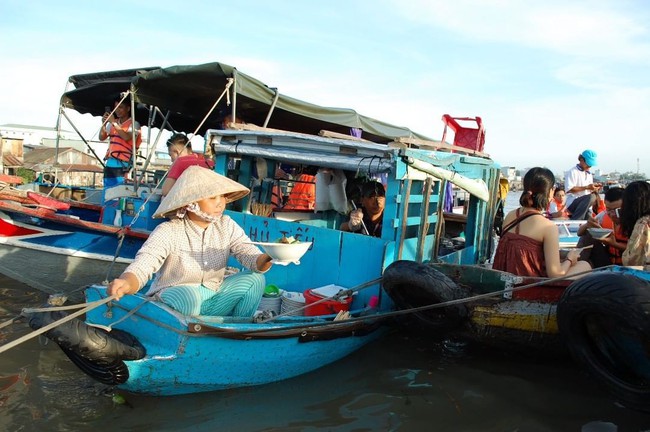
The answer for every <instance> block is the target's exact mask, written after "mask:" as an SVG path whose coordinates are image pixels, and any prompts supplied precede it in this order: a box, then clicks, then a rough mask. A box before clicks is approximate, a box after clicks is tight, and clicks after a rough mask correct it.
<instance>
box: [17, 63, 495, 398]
mask: <svg viewBox="0 0 650 432" xmlns="http://www.w3.org/2000/svg"><path fill="white" fill-rule="evenodd" d="M217 66H218V67H217ZM224 71H227V73H224ZM237 79H239V80H241V82H240V83H239V84H238V85H236V86H233V88H236V89H237V92H238V93H236V95H235V96H237V101H238V102H237V104H239V106H244V107H246V108H247V111H246V114H247V121H248V122H251V123H257V124H261V125H262V126H255V125H251V124H246V125H241V126H238V129H232V130H220V129H207V130H206V131H205V152H206V154H208V155H209V156H210V157H212V158H213V159H214V162H215V170H216V171H217V172H218V173H220V174H223V175H228V176H229V177H230V178H233V179H234V180H236V181H238V182H239V183H241V184H244V185H246V186H248V187H250V188H251V191H252V192H251V194H250V195H249V196H247V197H245V198H243V199H241V200H239V201H236V202H234V203H232V204H229V206H228V208H227V210H226V214H227V215H228V216H230V217H231V218H232V219H233V220H235V221H236V222H237V223H238V224H239V225H240V226H241V227H242V228H243V229H244V231H245V232H246V233H247V234H248V236H249V237H250V238H251V240H252V241H254V242H272V241H274V240H275V239H278V238H281V237H282V236H283V235H284V236H287V237H290V236H293V237H294V238H298V239H300V240H301V241H309V242H311V243H312V246H311V248H310V250H309V251H308V252H307V253H306V254H305V255H304V256H303V257H302V258H301V259H300V265H297V266H296V265H289V266H274V267H272V268H271V270H269V271H268V272H267V273H266V274H265V278H266V282H267V283H268V284H272V285H276V286H277V287H280V288H281V289H283V290H285V291H286V292H288V293H293V294H295V295H301V294H303V293H304V292H305V291H306V290H308V289H312V288H315V287H322V286H326V285H336V286H340V287H343V288H346V289H351V288H353V287H359V286H365V285H364V284H367V286H365V288H364V289H360V290H358V292H357V293H356V295H354V297H353V301H352V303H351V305H350V308H351V312H352V318H351V319H349V320H344V321H341V322H338V321H336V322H335V321H332V318H333V317H332V316H330V317H322V316H317V317H292V316H290V317H282V318H281V319H277V320H273V321H270V322H268V323H258V322H253V321H252V320H250V319H249V320H240V321H237V320H233V319H231V318H228V317H216V318H209V317H184V316H180V315H178V314H176V313H174V312H173V311H171V310H169V308H167V307H166V306H165V305H161V304H159V303H156V302H154V301H151V299H148V298H145V297H143V296H142V295H135V296H128V297H127V298H125V299H123V300H121V301H120V302H117V303H115V302H109V303H108V304H106V305H101V306H97V307H96V308H95V309H94V310H92V311H90V312H89V313H88V314H87V318H86V321H85V322H82V321H79V320H75V321H71V322H72V324H70V326H69V327H61V330H60V332H58V333H57V332H54V331H51V332H48V333H47V335H48V336H49V337H50V338H52V339H54V340H55V341H58V342H59V343H60V344H61V345H62V348H64V352H66V354H68V355H70V356H71V358H72V360H73V361H74V362H75V364H77V365H78V366H79V367H80V369H81V370H82V371H84V372H86V373H88V374H89V375H91V376H93V377H95V378H97V379H99V380H101V381H102V382H105V383H110V384H114V385H118V386H119V387H121V388H124V389H126V390H129V391H133V392H141V393H149V394H156V395H167V394H181V393H191V392H197V391H209V390H219V389H224V388H230V387H237V386H246V385H256V384H262V383H265V382H271V381H276V380H280V379H285V378H289V377H292V376H296V375H298V374H302V373H305V372H308V371H310V370H313V369H316V368H318V367H321V366H324V365H326V364H328V363H330V362H333V361H335V360H337V359H339V358H341V357H343V356H345V355H347V354H348V353H350V352H352V351H354V350H356V349H358V348H360V347H361V346H362V345H364V344H365V343H367V342H369V341H370V340H372V339H373V338H375V337H377V336H378V335H379V334H380V332H381V331H382V327H380V326H379V325H380V324H381V323H382V321H381V320H382V317H385V315H386V314H387V313H389V312H390V311H392V310H393V309H394V305H393V302H392V301H391V299H390V298H389V297H388V296H386V294H385V292H384V291H383V289H382V288H381V285H380V283H379V281H380V279H381V275H382V272H383V270H384V269H385V268H386V266H387V265H389V264H391V263H392V262H394V261H396V260H415V261H422V260H424V259H432V258H433V259H442V260H445V261H448V262H455V263H463V264H476V263H480V262H485V261H487V259H488V258H489V256H490V252H491V251H490V247H491V243H490V242H491V239H492V220H493V218H494V211H495V209H494V208H493V207H494V206H493V205H492V202H493V201H494V198H495V197H496V194H497V188H498V182H499V167H498V165H497V164H496V163H494V162H493V161H492V160H491V159H490V158H489V157H488V156H487V155H486V154H483V153H479V152H477V151H472V150H468V149H465V148H461V147H455V146H453V145H449V144H446V143H440V142H434V141H428V140H426V139H424V137H419V136H417V135H415V134H412V133H411V132H410V131H408V130H406V129H404V128H397V127H393V126H391V125H388V124H386V123H383V122H378V121H375V120H372V119H368V118H366V117H363V116H360V115H358V114H356V113H355V112H354V111H352V110H343V109H326V108H322V107H316V106H314V105H311V104H308V103H306V102H301V101H297V100H295V99H291V98H288V97H286V96H283V95H280V94H277V93H274V92H273V91H271V90H270V89H269V88H268V87H266V86H262V85H260V83H259V82H257V81H256V80H253V79H252V78H248V77H246V76H245V75H244V74H242V73H241V72H236V71H235V70H234V68H230V67H227V66H225V65H219V64H210V65H201V66H197V67H174V68H169V69H166V70H153V71H151V72H147V73H145V74H142V75H139V76H138V77H137V78H136V79H135V80H134V81H133V82H132V83H131V88H132V89H134V93H133V94H134V98H135V100H136V101H138V102H139V103H142V104H150V103H154V102H155V103H156V105H157V106H159V107H160V109H161V111H165V110H174V112H176V111H177V110H175V107H176V106H181V105H182V106H186V107H187V106H190V107H196V110H199V109H208V108H209V107H211V106H214V105H215V104H214V97H215V96H214V95H215V94H218V93H219V90H220V89H219V88H215V92H214V93H209V92H206V91H205V88H206V87H205V85H207V86H208V87H214V86H216V85H217V83H221V84H222V85H223V86H224V88H225V89H226V90H227V89H228V88H229V87H230V85H231V84H230V83H231V80H237ZM204 84H205V85H204ZM179 86H180V87H179ZM178 88H184V89H186V91H187V94H182V95H179V94H178V92H177V91H172V92H171V93H170V91H171V90H170V89H178ZM91 90H92V89H82V90H81V92H83V93H92V92H91ZM75 94H76V93H75ZM75 94H69V95H68V99H66V98H65V97H64V100H68V101H72V102H69V103H70V105H71V106H77V105H75V102H74V97H76V96H75ZM77 96H78V94H77ZM86 96H88V94H86ZM90 96H92V95H90ZM89 98H90V99H92V97H89ZM97 99H98V104H99V106H98V107H96V108H88V109H87V112H91V113H95V114H97V113H101V111H100V110H102V109H103V106H104V105H105V103H104V101H103V100H101V98H99V97H98V98H97ZM84 100H85V101H87V100H88V98H86V99H84ZM185 100H187V101H191V103H187V104H184V101H185ZM179 104H180V105H179ZM80 106H84V107H88V106H89V104H85V105H80ZM206 107H208V108H206ZM84 109H86V108H84ZM93 110H95V111H93ZM191 114H192V116H189V115H188V116H187V118H186V120H187V119H189V118H204V117H205V118H210V114H208V115H206V114H205V112H200V113H199V112H197V111H195V112H192V113H191ZM275 119H277V121H276V120H275ZM175 125H176V123H175ZM286 125H291V127H292V130H282V129H281V128H282V127H286ZM325 128H327V129H325ZM350 128H362V129H363V131H362V138H361V139H359V138H356V137H353V136H351V135H350ZM199 129H200V128H199ZM443 171H444V172H449V173H457V174H458V176H459V177H458V179H462V181H460V182H458V183H459V184H457V186H458V187H461V188H463V187H464V188H468V189H471V190H468V192H470V196H469V199H468V202H467V203H466V205H465V206H464V209H466V212H465V213H463V214H447V213H445V211H444V209H443V203H444V202H445V199H444V198H445V195H444V194H445V191H446V190H447V187H446V184H447V182H451V181H452V180H451V179H450V180H448V179H446V177H445V176H442V175H441V176H440V177H442V178H440V177H439V176H434V175H432V174H430V173H429V172H436V173H441V172H443ZM319 172H320V173H329V175H334V174H333V173H336V176H337V178H339V179H341V180H345V182H349V183H350V185H353V184H355V181H356V180H357V178H358V177H359V176H364V177H366V178H369V179H370V178H378V179H381V180H382V182H383V183H384V184H385V185H386V187H385V189H386V191H385V192H386V205H385V209H384V215H383V224H382V229H381V233H380V235H379V236H378V237H374V236H368V235H363V234H360V233H351V232H343V231H340V230H339V227H340V224H341V223H342V222H344V221H346V220H347V215H346V214H345V213H346V212H347V210H349V207H348V202H349V201H350V200H352V201H353V200H354V199H356V197H355V195H354V194H355V193H356V192H355V188H354V187H348V188H345V186H344V185H343V183H342V182H332V183H331V184H328V185H327V187H326V188H325V190H327V199H320V198H322V196H320V195H318V194H319V191H321V192H320V193H322V191H323V190H324V189H323V183H319V182H317V180H316V179H315V178H316V176H315V174H318V173H319ZM297 184H301V185H302V186H301V187H300V188H298V187H296V185H297ZM332 184H333V186H331V185H332ZM477 185H480V186H481V187H477ZM470 186H471V187H470ZM296 190H300V191H301V192H302V193H303V196H301V197H298V198H297V197H296V196H295V192H296ZM486 190H487V194H486V192H485V191H486ZM107 194H108V193H107ZM477 195H479V196H477ZM299 198H300V199H299ZM138 199H143V198H141V197H139V196H135V197H130V196H124V195H121V196H120V200H118V201H121V202H124V201H125V202H126V206H127V207H128V206H129V203H131V202H133V200H138ZM301 200H302V204H301V203H300V202H301ZM289 204H290V205H289ZM316 204H318V206H317V205H316ZM330 204H334V205H332V206H330ZM341 204H342V205H343V207H344V208H341ZM133 208H134V209H137V208H138V205H133ZM149 210H151V208H149V209H146V208H145V210H144V212H143V214H144V216H145V217H144V219H143V221H144V222H147V221H148V220H149V219H147V217H146V215H147V214H149ZM110 211H111V209H110V208H109V207H106V208H104V210H103V216H102V217H103V219H104V220H106V218H108V220H111V219H110V217H111V215H107V213H110ZM19 213H20V212H19V211H16V212H14V213H13V214H14V215H15V214H19ZM112 213H113V214H114V213H115V210H113V211H112ZM123 218H124V215H123ZM43 219H47V220H48V221H52V215H50V216H47V217H45V216H41V220H43ZM25 223H27V222H25ZM100 225H101V227H103V226H104V225H102V224H100ZM94 228H95V233H97V234H98V235H99V231H100V229H99V228H100V227H99V226H97V227H94ZM113 228H115V227H112V229H113ZM121 229H123V227H121ZM126 232H127V233H129V234H134V229H132V228H129V230H127V231H126ZM145 232H146V231H145ZM461 233H462V235H463V237H464V241H463V242H462V243H453V242H451V241H450V239H452V238H456V237H458V236H459V235H460V234H461ZM112 235H115V233H113V234H112ZM120 256H123V254H121V255H120ZM228 264H229V266H231V267H234V268H238V266H239V264H238V263H237V262H236V261H235V260H234V259H232V260H231V261H230V262H229V263H228ZM369 281H370V282H372V283H369ZM85 292H86V296H87V300H88V301H95V300H99V299H102V298H104V297H105V296H106V293H105V288H104V287H103V286H101V285H92V286H91V287H89V288H88V289H86V291H85ZM371 306H374V307H371ZM48 314H49V315H47V316H49V318H47V316H46V315H44V316H45V317H46V318H42V319H40V321H39V320H38V317H34V319H33V320H32V323H33V325H34V327H35V328H36V327H42V326H43V325H46V323H47V322H50V321H52V320H55V319H56V318H57V316H56V315H52V314H54V312H48ZM95 325H101V326H110V327H111V328H112V329H113V330H112V331H111V332H109V333H102V334H101V335H99V334H98V333H97V331H96V330H93V329H94V327H92V326H95ZM80 335H81V336H80ZM97 338H99V340H100V342H101V343H100V345H102V346H104V345H105V346H109V347H112V348H110V352H109V353H105V352H104V351H103V350H101V349H99V348H97V347H95V348H93V347H94V345H93V344H92V341H93V340H95V339H97ZM89 347H90V348H89ZM260 358H263V359H264V360H263V361H260V360H259V359H260ZM269 365H277V366H278V367H277V368H269Z"/></svg>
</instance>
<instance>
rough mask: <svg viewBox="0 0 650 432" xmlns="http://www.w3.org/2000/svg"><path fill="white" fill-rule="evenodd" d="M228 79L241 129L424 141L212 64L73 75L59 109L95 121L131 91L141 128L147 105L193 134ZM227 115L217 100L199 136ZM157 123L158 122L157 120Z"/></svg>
mask: <svg viewBox="0 0 650 432" xmlns="http://www.w3.org/2000/svg"><path fill="white" fill-rule="evenodd" d="M73 78H74V80H73ZM229 78H233V79H234V86H233V87H232V88H231V92H230V102H231V104H232V103H236V105H235V107H236V114H237V117H239V118H241V119H243V120H244V121H245V122H246V123H252V124H255V125H257V126H263V125H264V123H265V122H266V121H267V118H268V123H267V124H266V127H268V128H273V129H281V130H288V131H294V132H302V133H308V134H313V135H316V134H318V133H319V132H320V131H321V130H328V131H332V132H337V133H341V134H344V135H349V134H350V128H360V129H361V130H362V131H363V132H362V138H364V139H367V140H370V141H375V142H384V143H385V142H389V141H392V140H393V139H395V138H397V137H412V138H420V139H429V138H427V137H425V136H422V135H420V134H416V133H414V132H412V131H411V130H410V129H408V128H406V127H400V126H396V125H392V124H389V123H386V122H383V121H380V120H375V119H372V118H370V117H366V116H363V115H360V114H358V113H357V112H356V111H354V110H352V109H347V108H330V107H322V106H319V105H315V104H312V103H309V102H304V101H301V100H298V99H295V98H292V97H289V96H286V95H283V94H281V93H280V94H278V93H277V91H276V89H274V88H271V87H269V86H267V85H266V84H264V83H262V82H261V81H259V80H257V79H255V78H253V77H251V76H249V75H246V74H244V73H242V72H239V71H238V70H237V69H236V68H234V67H232V66H229V65H225V64H223V63H217V62H215V63H206V64H201V65H194V66H192V65H189V66H172V67H168V68H157V67H153V68H141V69H129V70H126V71H109V72H100V73H95V74H84V75H75V76H73V77H71V79H70V81H71V82H74V83H75V85H79V87H78V88H76V89H75V90H72V91H69V92H66V93H65V94H64V95H63V97H62V104H63V106H65V107H68V108H73V109H75V110H77V111H79V112H82V113H90V114H93V115H97V116H100V115H102V113H103V112H104V107H105V106H106V105H112V101H113V100H114V99H115V97H116V95H119V93H120V92H121V91H125V90H128V89H131V90H132V91H133V92H134V94H135V100H136V102H138V103H139V108H138V109H137V110H136V118H137V119H138V121H140V123H141V124H143V125H145V124H147V116H148V114H147V110H146V109H144V108H145V107H146V106H149V105H152V106H156V107H158V108H160V110H161V111H163V112H165V113H166V112H167V111H169V112H170V116H169V124H170V125H171V127H172V128H173V129H174V130H177V131H184V132H193V131H194V130H195V129H196V128H197V126H198V125H199V124H200V123H201V121H203V119H204V118H205V116H206V114H207V113H208V112H209V111H210V109H211V108H212V107H213V105H214V103H215V102H216V101H217V99H218V98H219V96H220V95H221V94H222V93H223V91H224V89H225V87H226V84H227V82H228V79H229ZM233 90H234V92H236V95H235V94H234V93H233ZM276 98H277V99H276ZM232 109H233V106H232V105H230V106H229V105H228V104H227V99H226V98H225V97H224V98H222V100H221V101H220V102H219V104H218V106H217V107H216V109H215V110H214V111H213V112H212V113H211V114H210V116H208V118H207V120H206V122H205V123H204V124H203V125H202V127H201V128H200V130H199V133H201V134H203V133H205V131H206V130H208V129H219V128H221V123H222V120H223V118H224V117H225V116H226V115H228V114H230V113H231V112H232ZM269 112H271V114H270V116H269ZM157 118H158V120H161V116H160V115H158V117H157ZM154 125H155V126H159V125H160V123H159V122H156V123H154Z"/></svg>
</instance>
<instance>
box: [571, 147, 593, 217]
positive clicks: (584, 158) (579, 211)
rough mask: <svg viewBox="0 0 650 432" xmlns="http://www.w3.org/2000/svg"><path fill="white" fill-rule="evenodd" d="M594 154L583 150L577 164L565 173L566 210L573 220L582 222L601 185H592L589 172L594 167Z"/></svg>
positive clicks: (591, 175) (591, 177) (591, 176)
mask: <svg viewBox="0 0 650 432" xmlns="http://www.w3.org/2000/svg"><path fill="white" fill-rule="evenodd" d="M596 157H597V155H596V152H595V151H593V150H585V151H583V152H582V153H580V154H579V155H578V164H577V165H576V166H574V167H573V168H571V169H570V170H569V171H567V172H566V174H565V176H564V190H565V191H566V206H567V207H566V209H567V212H568V213H569V215H570V218H571V219H573V220H584V219H586V217H587V212H588V211H589V208H591V206H592V205H593V204H594V200H595V198H596V197H595V195H593V192H596V193H598V192H599V191H600V187H601V185H600V184H599V183H594V176H593V174H592V173H591V171H589V169H590V168H591V167H594V166H596V163H597V159H596Z"/></svg>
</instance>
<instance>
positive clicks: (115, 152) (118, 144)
mask: <svg viewBox="0 0 650 432" xmlns="http://www.w3.org/2000/svg"><path fill="white" fill-rule="evenodd" d="M131 121H132V120H131V119H128V120H126V121H124V122H123V123H122V124H121V125H120V126H122V128H123V129H124V130H128V129H129V127H130V126H131ZM136 132H137V134H136V135H137V137H136V140H135V148H136V150H137V149H139V148H140V144H141V143H142V137H141V134H140V133H139V132H140V131H139V130H138V131H136ZM108 136H109V137H110V143H109V144H108V150H107V151H106V159H108V158H113V159H119V160H121V161H123V162H129V163H130V162H131V159H132V158H133V140H132V139H130V140H128V141H125V140H124V139H122V137H120V135H119V134H118V133H117V132H116V131H115V128H114V127H113V125H111V128H110V130H109V133H108Z"/></svg>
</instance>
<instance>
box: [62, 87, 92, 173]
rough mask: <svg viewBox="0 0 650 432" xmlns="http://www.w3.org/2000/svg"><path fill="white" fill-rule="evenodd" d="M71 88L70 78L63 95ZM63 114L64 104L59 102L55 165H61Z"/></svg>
mask: <svg viewBox="0 0 650 432" xmlns="http://www.w3.org/2000/svg"><path fill="white" fill-rule="evenodd" d="M69 86H70V78H68V81H67V82H66V83H65V89H64V90H63V94H65V93H67V92H68V87H69ZM62 112H63V104H61V101H60V100H59V115H57V117H56V145H55V149H56V150H54V165H58V164H59V141H60V139H61V113H62ZM68 121H70V120H68ZM84 142H85V141H84ZM86 145H88V143H86Z"/></svg>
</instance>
